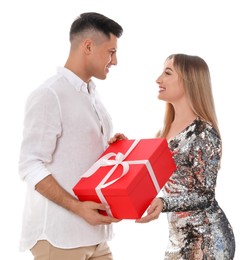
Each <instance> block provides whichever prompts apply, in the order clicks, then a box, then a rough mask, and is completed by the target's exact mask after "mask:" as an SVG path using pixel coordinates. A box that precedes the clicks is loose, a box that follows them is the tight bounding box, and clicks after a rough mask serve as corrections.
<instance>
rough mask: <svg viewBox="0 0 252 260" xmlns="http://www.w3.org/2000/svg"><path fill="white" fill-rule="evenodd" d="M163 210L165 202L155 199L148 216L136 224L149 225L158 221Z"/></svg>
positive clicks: (137, 220) (138, 220)
mask: <svg viewBox="0 0 252 260" xmlns="http://www.w3.org/2000/svg"><path fill="white" fill-rule="evenodd" d="M162 209H163V202H162V200H161V199H160V198H155V199H153V201H152V202H151V204H150V206H149V208H148V210H147V215H146V216H144V217H142V218H140V219H136V221H135V222H136V223H148V222H150V221H152V220H155V219H158V217H159V215H160V213H161V211H162Z"/></svg>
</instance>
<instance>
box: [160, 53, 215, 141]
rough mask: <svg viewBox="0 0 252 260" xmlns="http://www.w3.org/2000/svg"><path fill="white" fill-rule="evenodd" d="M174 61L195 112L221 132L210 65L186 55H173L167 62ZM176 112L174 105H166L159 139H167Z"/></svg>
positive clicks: (200, 59)
mask: <svg viewBox="0 0 252 260" xmlns="http://www.w3.org/2000/svg"><path fill="white" fill-rule="evenodd" d="M171 59H172V60H173V66H174V69H175V70H176V72H177V73H178V75H179V78H180V80H182V83H183V86H184V90H185V94H186V96H187V98H188V100H189V102H190V105H191V108H192V110H193V112H194V113H195V114H196V115H197V116H198V117H199V118H201V119H203V120H205V121H207V122H209V123H211V124H212V126H213V127H214V128H215V129H216V130H217V132H218V133H219V134H220V132H219V128H218V122H217V117H216V113H215V106H214V99H213V94H212V86H211V77H210V72H209V68H208V65H207V64H206V62H205V61H204V60H203V59H202V58H200V57H198V56H191V55H186V54H172V55H170V56H169V57H168V58H167V60H171ZM174 115H175V111H174V108H173V106H172V104H170V103H167V104H166V110H165V117H164V126H163V129H162V130H161V131H159V132H158V134H157V137H166V136H167V135H168V132H169V130H170V127H171V123H172V121H173V120H174Z"/></svg>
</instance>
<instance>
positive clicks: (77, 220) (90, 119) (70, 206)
mask: <svg viewBox="0 0 252 260" xmlns="http://www.w3.org/2000/svg"><path fill="white" fill-rule="evenodd" d="M122 32H123V29H122V27H121V26H120V25H119V24H118V23H116V22H115V21H113V20H111V19H109V18H108V17H106V16H104V15H102V14H98V13H83V14H81V15H80V16H79V17H78V18H77V19H76V20H75V21H74V22H73V23H72V25H71V28H70V43H71V47H70V52H69V57H68V59H67V61H66V63H65V66H64V67H60V68H58V71H57V74H56V75H54V76H53V77H51V78H50V79H48V80H47V81H46V82H45V83H44V84H42V85H41V86H40V87H39V88H37V89H36V90H35V91H33V92H32V93H31V94H30V96H29V97H28V100H27V103H26V109H25V118H24V130H23V141H22V144H21V151H20V163H19V172H20V176H21V179H22V180H24V181H26V182H27V197H26V203H25V208H24V216H23V227H22V237H21V243H20V249H21V251H24V250H27V249H29V250H31V252H32V254H33V256H34V259H35V260H45V259H51V260H70V259H71V260H82V259H96V260H98V259H101V260H109V259H113V256H112V252H111V251H110V248H109V246H108V244H107V241H108V240H110V239H112V233H113V232H112V223H115V222H118V221H120V220H119V219H115V218H113V217H110V216H104V215H102V214H99V210H105V209H106V207H107V206H106V205H102V204H99V203H95V202H92V201H84V202H80V201H78V200H77V199H76V197H75V196H74V195H73V192H72V188H73V186H74V185H75V184H76V183H77V182H78V181H79V178H80V176H81V175H82V174H83V172H84V171H85V169H88V168H89V167H90V166H91V165H92V164H93V163H94V162H95V161H96V160H97V159H98V157H99V156H100V155H101V153H102V152H103V151H104V150H105V148H106V147H107V145H108V143H112V142H115V141H117V140H118V139H124V138H126V137H125V136H124V135H123V134H115V135H114V136H113V137H111V134H112V133H111V131H112V128H111V127H112V125H111V120H110V116H109V114H108V113H107V111H106V109H105V107H104V106H103V105H102V103H101V101H100V99H99V97H98V96H97V93H96V89H95V85H94V82H93V81H92V78H93V77H94V78H98V79H105V78H106V76H107V74H108V72H109V69H110V67H111V66H112V65H116V64H117V56H116V52H117V40H118V38H119V37H120V36H121V35H122ZM156 82H157V84H158V87H159V93H158V98H159V99H160V100H163V101H165V102H166V111H165V117H164V126H163V128H162V129H161V130H160V131H159V132H158V133H157V136H156V137H164V138H167V140H168V143H169V148H170V150H171V151H172V152H173V154H174V155H173V156H174V160H175V162H176V165H177V170H176V171H175V172H174V173H173V175H172V177H171V179H170V181H169V182H167V184H166V185H165V187H164V188H163V197H159V198H158V197H157V198H155V199H154V200H153V201H152V203H151V205H150V206H149V208H148V210H147V215H146V216H144V217H142V218H141V219H138V220H136V222H137V223H146V222H149V221H151V220H153V219H157V218H158V216H159V214H160V213H161V212H166V213H167V217H168V225H169V244H168V247H167V250H166V252H165V256H164V259H174V260H176V259H196V260H200V259H216V260H225V259H226V260H230V259H233V257H234V251H235V240H234V235H233V231H232V228H231V226H230V224H229V222H228V220H227V218H226V216H225V214H224V212H223V211H222V210H221V208H220V207H219V206H218V203H217V201H216V200H215V186H216V178H217V173H218V170H219V167H220V160H221V137H220V133H219V129H218V125H217V119H216V114H215V109H214V101H213V97H212V91H211V83H210V74H209V70H208V66H207V64H206V63H205V61H204V60H203V59H201V58H200V57H198V56H189V55H185V54H174V55H171V56H169V57H168V58H167V59H166V60H165V63H164V67H163V70H162V73H161V75H160V76H159V77H158V79H157V80H156ZM132 259H133V258H132ZM133 260H134V259H133Z"/></svg>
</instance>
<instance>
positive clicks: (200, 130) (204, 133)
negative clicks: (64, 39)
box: [194, 118, 221, 144]
mask: <svg viewBox="0 0 252 260" xmlns="http://www.w3.org/2000/svg"><path fill="white" fill-rule="evenodd" d="M194 134H195V135H196V137H197V138H200V139H205V140H208V141H210V142H212V143H215V144H216V143H218V144H220V143H221V137H220V135H219V133H218V132H217V130H216V129H215V128H214V127H213V125H212V124H211V123H210V122H207V121H205V120H203V119H201V118H198V119H197V120H195V129H194Z"/></svg>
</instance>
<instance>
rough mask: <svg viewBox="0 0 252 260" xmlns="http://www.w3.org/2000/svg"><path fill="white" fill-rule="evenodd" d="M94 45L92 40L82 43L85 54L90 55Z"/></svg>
mask: <svg viewBox="0 0 252 260" xmlns="http://www.w3.org/2000/svg"><path fill="white" fill-rule="evenodd" d="M92 45H93V42H92V40H90V39H85V40H84V41H83V43H82V49H83V51H84V53H85V54H87V55H88V54H90V53H91V50H92Z"/></svg>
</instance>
